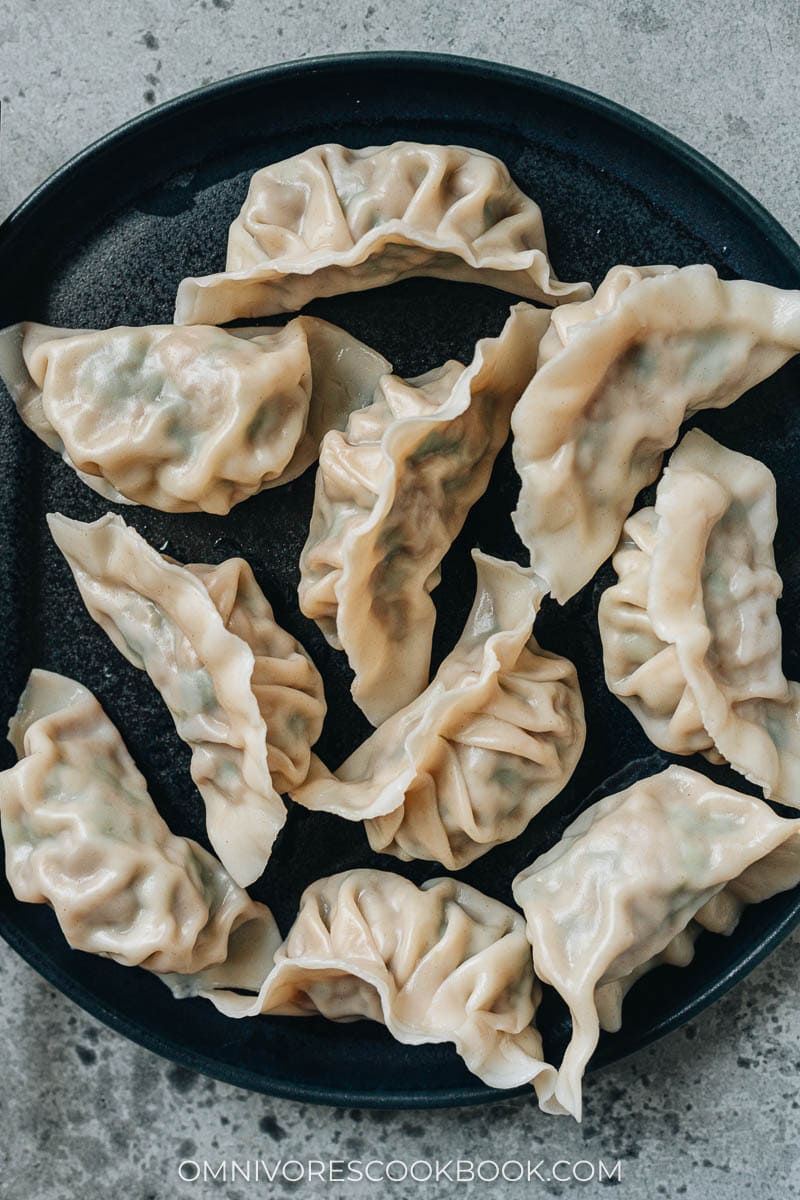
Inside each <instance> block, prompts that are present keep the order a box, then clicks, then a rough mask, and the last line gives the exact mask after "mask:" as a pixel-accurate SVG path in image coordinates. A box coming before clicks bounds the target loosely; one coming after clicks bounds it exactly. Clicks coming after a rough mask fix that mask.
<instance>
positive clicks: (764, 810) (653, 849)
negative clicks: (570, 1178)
mask: <svg viewBox="0 0 800 1200" xmlns="http://www.w3.org/2000/svg"><path fill="white" fill-rule="evenodd" d="M798 882H800V823H798V822H797V821H787V820H784V819H783V818H781V817H778V816H776V815H775V814H774V813H773V812H772V810H771V809H770V808H769V807H768V806H767V805H766V804H765V803H764V802H763V801H762V800H756V799H754V798H753V797H752V796H744V795H742V794H741V793H739V792H735V791H732V790H731V789H730V788H725V787H718V786H717V785H716V784H714V783H712V782H711V781H710V780H708V779H705V778H703V776H702V775H698V774H697V773H696V772H695V771H689V770H687V769H686V768H683V767H669V768H668V769H667V770H666V771H662V772H661V774H659V775H653V776H651V777H650V778H648V779H642V780H640V782H639V783H635V784H634V785H633V786H632V787H629V788H626V789H625V791H623V792H619V793H617V794H616V795H613V796H608V797H606V799H604V800H601V801H600V802H599V803H597V804H593V805H592V806H591V807H590V808H588V809H587V810H586V811H585V812H583V813H581V815H580V816H579V817H578V819H577V820H576V821H574V822H573V823H572V825H570V826H569V828H568V829H567V830H566V832H565V833H564V835H563V837H562V838H561V841H560V842H558V843H557V845H555V846H554V847H553V848H552V850H549V851H548V852H547V853H546V854H543V855H542V856H541V857H540V858H537V859H536V861H535V862H534V863H533V864H532V865H531V866H530V867H528V868H527V869H526V870H525V871H523V872H522V873H521V874H520V875H518V876H517V878H516V879H515V880H514V884H513V891H514V899H515V900H516V902H517V904H519V906H520V907H521V908H522V910H523V912H524V914H525V919H526V921H527V930H528V937H529V939H530V941H531V944H532V947H533V964H534V969H535V971H536V975H537V977H538V978H539V979H541V980H542V982H543V983H548V984H550V985H551V986H552V987H554V988H555V989H556V991H558V993H559V994H560V995H561V996H562V998H563V999H564V1000H565V1001H566V1003H567V1004H568V1006H569V1009H570V1013H571V1015H572V1039H571V1041H570V1043H569V1046H568V1047H567V1051H566V1053H565V1055H564V1060H563V1062H562V1064H561V1067H560V1069H559V1072H558V1083H557V1086H556V1091H555V1097H556V1100H557V1101H558V1102H560V1104H562V1105H563V1106H564V1108H565V1109H566V1110H567V1111H568V1112H571V1113H572V1114H573V1115H574V1116H575V1117H577V1118H578V1119H580V1114H581V1077H582V1075H583V1072H584V1069H585V1067H586V1065H587V1063H588V1062H589V1059H590V1058H591V1056H592V1054H593V1052H594V1049H595V1046H596V1045H597V1041H598V1037H599V1033H600V1029H601V1027H602V1028H603V1029H606V1030H608V1031H610V1032H616V1031H617V1030H618V1029H619V1027H620V1022H621V1009H622V1001H623V998H624V996H625V993H626V992H627V990H628V989H629V988H630V987H631V986H632V984H633V983H634V982H635V981H636V980H637V979H639V978H640V977H641V976H642V975H643V974H645V973H646V972H647V971H649V970H652V968H653V967H655V966H657V965H659V963H671V964H673V965H677V966H685V965H686V964H687V963H688V962H689V961H690V960H691V959H692V957H693V954H694V943H695V940H696V938H697V935H698V934H699V932H700V931H701V929H709V930H711V931H712V932H714V933H731V932H732V931H733V929H734V928H735V926H736V924H737V922H738V920H739V916H740V914H741V911H742V908H743V907H744V905H745V904H753V903H757V902H759V901H761V900H766V899H768V898H769V897H770V896H773V895H775V894H777V893H778V892H780V891H785V890H788V889H789V888H790V887H794V886H795V885H796V884H797V883H798ZM665 983H666V981H665Z"/></svg>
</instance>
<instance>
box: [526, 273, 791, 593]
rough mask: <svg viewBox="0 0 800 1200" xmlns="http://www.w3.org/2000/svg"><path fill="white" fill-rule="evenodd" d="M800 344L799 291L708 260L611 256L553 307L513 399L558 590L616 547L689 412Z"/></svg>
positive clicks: (531, 504)
mask: <svg viewBox="0 0 800 1200" xmlns="http://www.w3.org/2000/svg"><path fill="white" fill-rule="evenodd" d="M798 350H800V292H787V291H781V290H780V289H778V288H773V287H768V286H767V285H766V284H763V283H751V282H749V281H748V280H741V279H736V280H722V279H720V278H719V277H718V276H717V273H716V271H715V270H714V269H713V267H710V266H704V265H699V266H692V267H682V268H681V269H680V270H678V269H677V268H676V267H614V268H613V269H612V270H611V271H609V273H608V275H607V276H606V278H605V280H604V281H603V283H602V284H601V285H600V287H599V288H598V289H597V294H596V295H595V296H594V298H593V299H592V300H588V301H586V302H585V303H582V304H570V305H566V306H565V307H563V308H560V309H558V310H556V311H555V312H554V313H553V314H552V319H551V323H550V328H549V330H548V331H547V333H546V334H545V336H544V337H543V338H542V341H541V345H540V347H539V362H538V370H537V372H536V374H535V375H534V377H533V380H532V382H531V384H530V385H529V387H528V388H527V390H526V392H525V394H524V395H523V397H522V399H521V400H520V402H519V404H518V405H517V407H516V408H515V410H514V413H513V415H512V418H511V428H512V431H513V434H514V463H515V465H516V468H517V471H518V472H519V475H520V478H521V480H522V488H521V491H520V496H519V502H518V504H517V510H516V512H515V513H514V523H515V525H516V528H517V532H518V533H519V535H520V537H521V538H522V541H523V542H524V543H525V545H526V546H527V547H528V550H529V551H530V555H531V565H532V566H533V567H534V569H535V570H536V571H538V573H539V574H540V575H542V576H543V578H544V579H545V580H546V582H547V584H548V587H549V589H550V591H551V593H552V595H553V596H554V597H555V599H556V600H558V601H559V602H563V601H565V600H568V599H569V597H570V596H573V595H574V594H575V593H576V592H577V591H578V590H579V589H580V588H582V587H583V585H584V584H585V583H588V581H589V580H590V579H591V578H592V576H593V575H594V573H595V571H596V570H597V569H598V567H599V566H600V565H601V564H602V563H603V562H605V560H606V559H607V558H608V556H609V555H610V554H611V553H612V551H613V550H614V547H615V546H616V544H617V542H618V540H619V536H620V533H621V531H622V526H623V523H624V521H625V518H626V517H627V516H628V515H629V513H630V512H631V509H632V508H633V504H634V500H635V499H636V496H637V493H638V492H640V491H641V489H642V488H643V487H645V486H646V485H647V484H649V483H652V482H653V480H654V479H655V478H656V477H657V475H658V472H659V470H660V468H661V461H662V458H663V453H664V451H665V450H668V449H669V447H670V446H672V445H673V443H674V442H675V441H676V439H677V436H678V431H679V428H680V425H681V423H682V421H683V420H684V419H685V418H686V417H689V416H691V414H692V413H696V412H699V411H700V410H701V409H706V408H725V407H727V406H728V405H729V404H732V403H733V402H734V400H736V399H738V397H739V396H741V395H742V394H743V393H744V392H746V391H747V390H748V389H749V388H751V387H753V386H754V385H755V384H757V383H759V382H760V381H761V380H762V379H765V378H766V377H767V376H769V375H772V374H773V372H774V371H777V370H778V368H779V367H780V366H782V365H783V364H784V363H785V362H786V361H787V360H788V359H789V358H791V357H792V356H793V355H794V354H797V352H798Z"/></svg>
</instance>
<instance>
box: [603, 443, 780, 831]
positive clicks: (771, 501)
mask: <svg viewBox="0 0 800 1200" xmlns="http://www.w3.org/2000/svg"><path fill="white" fill-rule="evenodd" d="M777 522H778V518H777V511H776V504H775V479H774V477H773V475H772V472H771V471H770V470H769V469H768V467H766V466H765V465H764V464H763V463H760V462H758V461H757V460H756V459H754V458H750V457H749V456H748V455H746V454H738V453H736V452H735V451H733V450H728V449H726V447H724V446H721V445H720V444H719V442H716V441H714V440H713V438H710V437H708V436H707V435H706V434H704V433H701V432H700V431H699V430H697V429H695V430H692V431H691V432H690V433H687V434H686V436H685V438H684V439H683V441H682V442H681V443H680V445H679V446H678V447H677V449H676V450H675V451H674V452H673V454H672V458H671V459H670V462H669V466H668V467H667V469H666V471H665V472H664V475H663V477H662V479H661V481H660V482H659V485H658V490H657V492H656V503H655V507H653V508H644V509H641V510H640V511H639V512H637V513H635V514H634V515H633V516H632V517H630V518H629V519H628V521H627V522H626V523H625V527H624V531H623V536H622V540H621V542H620V545H619V548H618V550H617V552H616V554H615V555H614V568H615V570H616V572H617V574H618V576H619V580H618V582H617V583H616V584H614V585H613V586H612V587H610V588H608V589H607V590H606V591H605V592H604V594H603V596H602V598H601V601H600V606H599V610H598V620H599V623H600V634H601V637H602V641H603V660H604V666H605V673H606V682H607V683H608V686H609V688H610V689H611V691H612V692H613V693H614V695H616V696H618V697H619V698H620V700H622V701H623V703H625V704H627V706H628V707H629V708H630V709H631V711H632V712H633V713H634V715H635V716H636V717H637V719H638V720H639V722H640V723H641V725H642V728H643V729H644V731H645V733H646V734H647V736H648V737H649V738H650V740H651V741H652V742H654V743H655V744H656V745H657V746H660V747H661V748H662V749H664V750H667V751H669V752H670V753H673V754H694V753H696V752H697V751H700V752H701V753H702V754H704V755H705V756H706V757H707V758H709V759H710V760H711V761H712V762H729V763H730V764H731V766H733V767H735V768H736V770H737V771H740V772H741V773H742V774H743V775H745V776H746V777H747V778H748V779H749V780H751V781H752V782H753V783H756V784H758V786H759V787H762V788H764V791H765V793H766V794H767V796H770V797H771V798H773V799H775V800H780V801H781V802H782V803H784V804H788V805H791V806H793V807H796V808H800V685H798V684H797V683H794V682H789V681H788V680H787V679H786V677H785V676H784V674H783V666H782V661H781V660H782V640H783V639H782V634H781V627H780V622H779V620H778V613H777V607H776V605H777V600H778V597H779V596H780V594H781V590H782V584H781V578H780V576H779V575H778V572H777V570H776V568H775V555H774V552H773V545H772V543H773V538H774V537H775V530H776V527H777Z"/></svg>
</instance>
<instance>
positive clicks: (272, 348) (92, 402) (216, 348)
mask: <svg viewBox="0 0 800 1200" xmlns="http://www.w3.org/2000/svg"><path fill="white" fill-rule="evenodd" d="M390 370H391V364H390V363H388V362H387V361H386V359H385V358H383V357H382V356H381V355H380V354H377V353H376V352H375V351H374V350H370V349H369V347H368V346H365V345H363V344H362V343H361V342H358V341H356V339H355V338H352V337H350V335H349V334H347V333H345V332H344V330H343V329H338V328H337V327H336V326H335V325H329V324H328V323H327V322H326V321H320V320H317V319H315V318H313V317H298V318H297V319H296V320H294V321H290V322H289V324H288V325H286V326H285V328H283V329H269V328H264V327H261V328H256V329H231V330H226V329H215V328H213V327H211V326H206V325H204V326H197V327H195V328H184V327H176V326H174V325H147V326H143V327H141V328H139V327H132V326H121V327H118V328H116V329H104V330H97V331H92V330H72V329H54V328H51V327H50V326H47V325H36V324H32V323H25V324H22V325H13V326H10V327H9V328H7V329H5V330H3V331H2V332H0V376H2V378H3V381H4V382H5V384H6V387H7V388H8V390H9V392H10V393H11V396H12V399H13V400H14V403H15V404H16V406H17V411H18V412H19V415H20V416H21V417H22V420H23V421H24V422H25V424H26V425H27V426H28V427H29V428H30V429H32V430H33V432H34V433H35V434H36V435H37V437H39V438H41V440H42V441H43V442H45V444H46V445H48V446H49V447H50V448H51V449H52V450H55V451H56V452H57V453H58V454H61V456H62V458H63V459H64V461H65V462H66V463H67V464H68V465H69V466H71V467H73V469H74V470H75V471H76V472H77V474H78V475H79V476H80V478H81V479H82V480H83V481H84V483H86V484H88V485H89V487H91V488H93V489H94V491H96V492H99V494H100V495H101V496H103V497H104V498H105V499H107V500H112V501H114V502H115V503H117V504H146V505H149V507H150V508H156V509H160V510H161V511H162V512H196V511H203V512H210V513H220V514H224V513H227V512H229V511H230V509H231V508H232V507H233V506H234V505H235V504H238V503H239V502H240V501H242V500H246V499H247V498H248V497H249V496H253V495H255V494H256V493H257V492H260V491H262V490H263V489H264V488H271V487H277V486H278V485H279V484H283V483H288V482H289V481H290V480H292V479H295V478H296V477H297V476H298V475H300V474H302V472H303V471H305V469H306V468H307V467H308V466H310V465H311V463H312V462H314V460H315V459H316V457H317V454H318V453H319V445H320V442H321V441H322V437H323V434H324V433H326V432H327V430H329V429H340V428H343V427H344V425H345V423H346V421H347V417H348V414H349V413H350V411H351V409H353V408H358V407H359V406H360V405H361V404H365V403H367V402H368V400H369V399H370V398H371V396H372V393H373V392H374V390H375V386H376V383H377V381H378V379H379V378H380V376H381V375H382V374H384V373H385V372H387V371H390Z"/></svg>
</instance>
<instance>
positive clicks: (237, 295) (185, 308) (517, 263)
mask: <svg viewBox="0 0 800 1200" xmlns="http://www.w3.org/2000/svg"><path fill="white" fill-rule="evenodd" d="M415 275H427V276H435V277H437V278H440V279H454V280H461V281H463V282H467V283H484V284H487V285H488V286H489V287H496V288H500V289H501V290H503V291H507V292H513V293H514V294H515V295H518V296H524V297H526V298H527V299H530V300H538V301H540V302H542V303H544V304H558V303H560V302H562V301H564V300H578V299H583V298H584V297H586V296H589V295H591V288H590V286H589V285H588V284H587V283H561V282H559V280H558V279H556V277H555V275H554V273H553V270H552V267H551V266H550V260H549V258H548V256H547V242H546V239H545V232H544V224H543V222H542V213H541V209H540V208H539V206H538V204H536V203H535V202H534V201H533V200H531V199H530V198H529V197H528V196H526V195H525V194H524V192H522V191H520V189H519V188H518V187H517V185H516V184H515V183H514V181H513V180H512V178H511V176H510V175H509V172H508V168H507V167H506V166H505V164H504V163H502V162H501V161H500V160H499V159H497V158H494V157H492V155H490V154H485V153H483V151H481V150H469V149H466V148H465V147H463V146H432V145H424V144H421V143H418V142H395V143H394V145H391V146H368V147H366V148H365V149H363V150H349V149H347V148H346V147H345V146H337V145H324V146H314V147H312V148H311V149H309V150H306V151H304V153H302V154H297V155H295V156H294V157H293V158H288V159H286V160H285V161H283V162H279V163H274V164H273V165H272V166H268V167H264V168H263V169H262V170H260V171H257V172H256V174H255V175H254V176H253V177H252V179H251V181H250V188H249V191H248V194H247V198H246V200H245V202H244V205H243V207H242V210H241V212H240V213H239V216H238V217H237V218H236V220H235V221H234V222H233V224H232V225H231V228H230V233H229V235H228V253H227V259H226V265H225V271H224V272H221V273H220V274H217V275H207V276H205V277H204V278H200V279H184V280H183V282H182V283H181V285H180V287H179V288H178V296H177V301H176V306H175V320H176V321H177V322H179V323H186V324H199V323H201V322H208V323H209V324H211V325H220V324H223V323H224V322H225V321H231V320H233V319H234V318H236V317H246V316H251V317H255V316H267V315H268V314H270V313H280V312H295V311H297V310H298V309H300V308H302V307H303V306H304V305H305V304H307V303H308V302H309V301H310V300H313V299H315V297H317V296H335V295H338V294H340V293H342V292H360V291H364V290H365V289H367V288H376V287H381V286H383V285H384V284H388V283H394V282H395V281H396V280H398V279H408V278H410V277H412V276H415Z"/></svg>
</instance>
